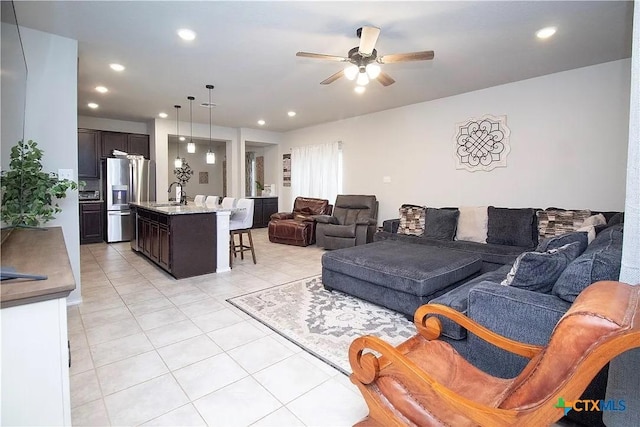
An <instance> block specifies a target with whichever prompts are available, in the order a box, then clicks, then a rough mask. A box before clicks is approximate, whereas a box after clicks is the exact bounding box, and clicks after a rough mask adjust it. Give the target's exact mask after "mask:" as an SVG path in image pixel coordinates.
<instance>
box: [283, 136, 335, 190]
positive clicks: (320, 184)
mask: <svg viewBox="0 0 640 427" xmlns="http://www.w3.org/2000/svg"><path fill="white" fill-rule="evenodd" d="M291 190H292V192H293V196H294V197H297V196H303V197H317V198H320V199H327V200H329V201H333V200H335V199H336V196H337V195H338V194H340V193H342V143H340V142H331V143H328V144H320V145H306V146H302V147H294V148H292V149H291Z"/></svg>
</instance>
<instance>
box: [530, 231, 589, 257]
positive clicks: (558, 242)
mask: <svg viewBox="0 0 640 427" xmlns="http://www.w3.org/2000/svg"><path fill="white" fill-rule="evenodd" d="M573 242H578V243H580V253H582V252H584V250H585V249H587V244H588V241H587V233H585V232H581V231H574V232H571V233H564V234H560V235H558V236H553V237H547V238H546V239H544V240H542V241H541V242H540V243H538V247H536V251H538V252H546V251H548V250H549V249H557V248H559V247H560V246H564V245H566V244H567V243H573Z"/></svg>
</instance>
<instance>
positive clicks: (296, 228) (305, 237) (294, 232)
mask: <svg viewBox="0 0 640 427" xmlns="http://www.w3.org/2000/svg"><path fill="white" fill-rule="evenodd" d="M331 208H332V206H331V205H330V204H329V201H328V200H326V199H313V198H310V197H296V200H295V201H294V202H293V212H278V213H275V214H273V215H271V220H270V221H269V241H270V242H273V243H283V244H285V245H295V246H309V245H312V244H314V243H315V242H316V222H315V216H317V215H328V214H331Z"/></svg>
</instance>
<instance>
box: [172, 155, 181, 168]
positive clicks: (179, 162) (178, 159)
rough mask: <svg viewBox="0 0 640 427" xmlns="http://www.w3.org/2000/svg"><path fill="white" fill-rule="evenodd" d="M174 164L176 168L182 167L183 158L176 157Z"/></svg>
mask: <svg viewBox="0 0 640 427" xmlns="http://www.w3.org/2000/svg"><path fill="white" fill-rule="evenodd" d="M173 166H174V167H175V168H176V169H180V168H181V167H182V159H181V158H180V157H176V159H175V160H174V161H173Z"/></svg>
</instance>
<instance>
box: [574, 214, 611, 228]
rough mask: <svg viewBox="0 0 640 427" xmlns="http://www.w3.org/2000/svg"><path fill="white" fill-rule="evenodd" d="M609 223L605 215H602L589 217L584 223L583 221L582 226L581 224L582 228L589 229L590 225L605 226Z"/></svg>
mask: <svg viewBox="0 0 640 427" xmlns="http://www.w3.org/2000/svg"><path fill="white" fill-rule="evenodd" d="M606 223H607V220H606V218H605V217H604V215H602V214H597V215H591V216H590V217H587V218H586V219H585V220H584V221H582V224H580V227H587V226H589V225H593V226H596V225H604V224H606Z"/></svg>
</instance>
